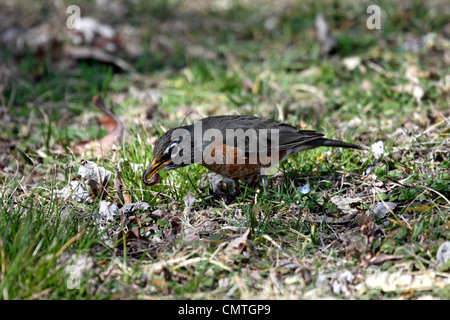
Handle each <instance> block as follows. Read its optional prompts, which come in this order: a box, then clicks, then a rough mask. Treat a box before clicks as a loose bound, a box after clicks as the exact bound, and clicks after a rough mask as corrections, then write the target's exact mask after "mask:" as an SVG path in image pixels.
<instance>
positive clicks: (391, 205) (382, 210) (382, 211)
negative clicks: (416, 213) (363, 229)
mask: <svg viewBox="0 0 450 320" xmlns="http://www.w3.org/2000/svg"><path fill="white" fill-rule="evenodd" d="M395 207H397V204H396V203H395V202H389V201H384V202H377V203H376V204H375V207H374V208H373V213H370V215H373V216H375V217H377V218H380V219H382V218H384V217H385V216H386V215H387V214H388V213H389V212H391V211H392V210H394V209H395Z"/></svg>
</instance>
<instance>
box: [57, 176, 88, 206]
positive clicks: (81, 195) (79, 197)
mask: <svg viewBox="0 0 450 320" xmlns="http://www.w3.org/2000/svg"><path fill="white" fill-rule="evenodd" d="M58 197H60V198H62V199H64V200H66V199H68V198H71V199H72V200H75V201H76V202H80V203H92V202H94V200H93V199H92V197H91V195H90V194H89V192H88V191H87V190H86V188H85V187H84V185H83V183H82V182H81V181H79V180H73V181H70V183H69V185H68V186H66V187H64V188H63V189H62V190H61V191H59V192H58Z"/></svg>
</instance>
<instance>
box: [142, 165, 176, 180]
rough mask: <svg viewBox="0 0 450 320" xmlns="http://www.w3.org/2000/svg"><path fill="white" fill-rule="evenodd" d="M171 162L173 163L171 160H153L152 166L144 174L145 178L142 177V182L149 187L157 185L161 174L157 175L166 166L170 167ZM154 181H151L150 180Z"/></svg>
mask: <svg viewBox="0 0 450 320" xmlns="http://www.w3.org/2000/svg"><path fill="white" fill-rule="evenodd" d="M170 162H172V160H171V159H169V160H167V161H165V162H158V161H156V160H155V159H153V161H152V163H151V164H150V167H148V168H147V170H145V172H144V176H143V177H142V181H143V182H144V184H145V185H147V186H153V185H155V184H156V183H157V182H158V180H159V174H158V173H157V172H158V171H159V170H161V169H162V168H164V167H165V166H166V165H168V164H169V163H170ZM152 177H153V179H152V180H150V181H149V179H150V178H152Z"/></svg>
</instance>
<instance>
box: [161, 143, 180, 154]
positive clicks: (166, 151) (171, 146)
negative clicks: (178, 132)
mask: <svg viewBox="0 0 450 320" xmlns="http://www.w3.org/2000/svg"><path fill="white" fill-rule="evenodd" d="M176 145H178V141H175V142H172V144H171V145H170V146H168V147H167V148H166V150H164V154H168V153H169V150H170V149H172V148H173V147H175V146H176Z"/></svg>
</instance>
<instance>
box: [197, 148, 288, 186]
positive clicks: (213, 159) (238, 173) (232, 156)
mask: <svg viewBox="0 0 450 320" xmlns="http://www.w3.org/2000/svg"><path fill="white" fill-rule="evenodd" d="M285 155H286V151H280V152H279V153H278V157H276V158H273V159H271V160H273V161H270V162H268V159H267V158H272V157H271V156H272V154H267V155H265V158H264V159H263V158H262V155H260V154H258V155H257V156H256V157H254V158H245V155H244V154H243V153H242V152H241V151H240V150H239V149H237V148H233V147H229V146H226V145H224V144H222V143H216V144H214V145H210V146H208V147H207V150H206V149H205V153H204V154H203V161H202V165H203V166H204V167H206V168H208V169H209V170H211V171H213V172H216V173H218V174H220V175H222V176H224V177H229V178H242V177H248V176H256V175H259V174H260V172H261V169H262V168H269V167H271V166H273V165H275V164H277V163H278V161H279V159H282V158H283V157H284V156H285ZM277 159H278V161H276V160H277Z"/></svg>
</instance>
